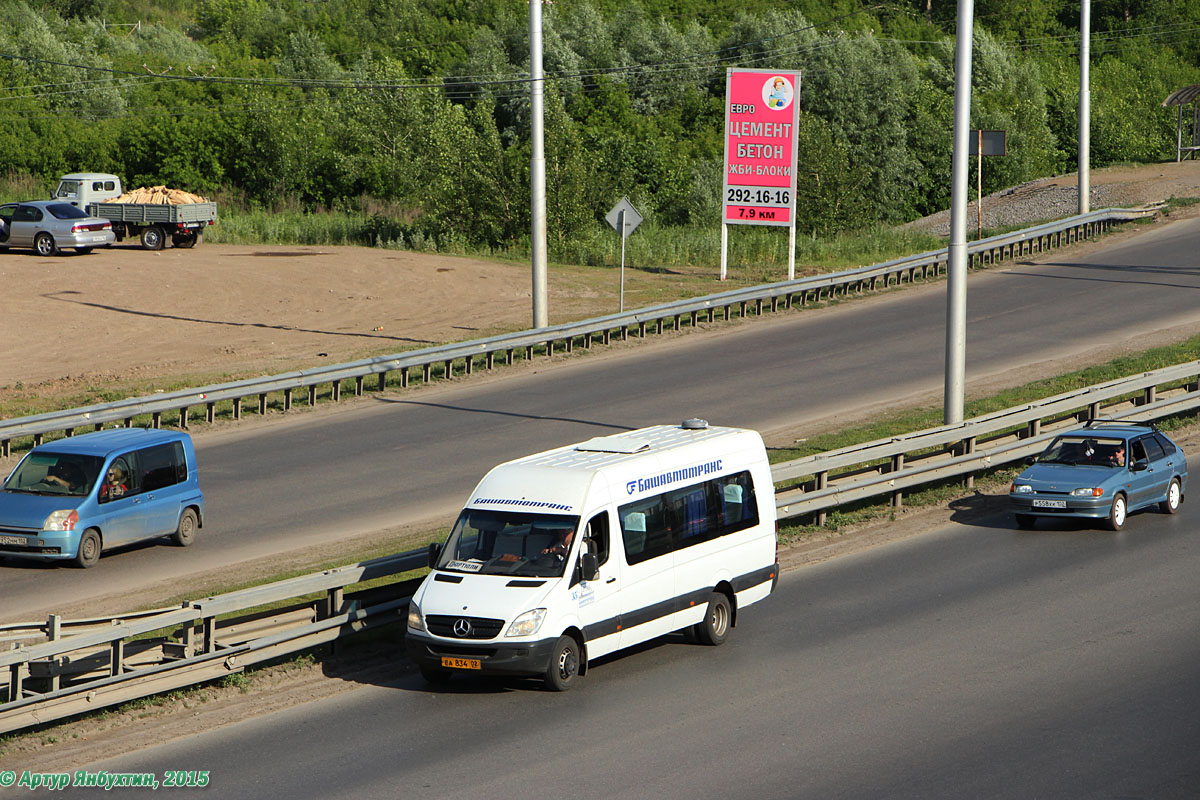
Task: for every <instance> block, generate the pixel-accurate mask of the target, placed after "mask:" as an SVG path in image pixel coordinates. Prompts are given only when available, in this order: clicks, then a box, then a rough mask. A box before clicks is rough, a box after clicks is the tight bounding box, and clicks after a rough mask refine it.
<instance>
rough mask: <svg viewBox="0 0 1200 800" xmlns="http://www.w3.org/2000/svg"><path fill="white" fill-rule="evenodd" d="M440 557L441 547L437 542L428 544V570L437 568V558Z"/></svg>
mask: <svg viewBox="0 0 1200 800" xmlns="http://www.w3.org/2000/svg"><path fill="white" fill-rule="evenodd" d="M441 555H442V546H441V545H440V544H438V543H437V542H430V543H429V568H430V569H433V568H434V567H435V566H437V562H438V558H439V557H440V556H441Z"/></svg>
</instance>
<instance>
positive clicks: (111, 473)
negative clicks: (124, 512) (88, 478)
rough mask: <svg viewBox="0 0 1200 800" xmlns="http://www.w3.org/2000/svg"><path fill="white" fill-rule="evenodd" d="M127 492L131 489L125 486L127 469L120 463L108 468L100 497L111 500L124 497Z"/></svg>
mask: <svg viewBox="0 0 1200 800" xmlns="http://www.w3.org/2000/svg"><path fill="white" fill-rule="evenodd" d="M127 491H129V487H128V486H127V485H126V484H125V467H124V465H123V464H121V463H120V462H116V463H114V464H113V465H112V466H111V467H109V468H108V474H107V475H106V476H105V478H104V488H103V489H102V490H101V492H100V496H101V497H107V498H109V499H110V500H111V499H113V498H116V497H122V496H123V495H124V494H125V493H126V492H127Z"/></svg>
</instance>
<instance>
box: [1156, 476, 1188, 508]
mask: <svg viewBox="0 0 1200 800" xmlns="http://www.w3.org/2000/svg"><path fill="white" fill-rule="evenodd" d="M1182 502H1183V487H1181V486H1180V485H1179V478H1172V479H1171V485H1170V486H1168V487H1167V499H1166V500H1163V501H1162V502H1161V503H1159V504H1158V508H1159V510H1160V511H1162V512H1163V513H1164V514H1174V513H1175V512H1176V511H1178V510H1179V504H1180V503H1182Z"/></svg>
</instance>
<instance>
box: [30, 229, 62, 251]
mask: <svg viewBox="0 0 1200 800" xmlns="http://www.w3.org/2000/svg"><path fill="white" fill-rule="evenodd" d="M33 249H34V250H37V254H38V255H39V256H52V255H54V254H55V253H57V252H58V245H56V244H55V243H54V237H53V236H51V235H50V234H48V233H39V234H38V235H37V238H35V239H34V240H33Z"/></svg>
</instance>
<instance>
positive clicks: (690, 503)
mask: <svg viewBox="0 0 1200 800" xmlns="http://www.w3.org/2000/svg"><path fill="white" fill-rule="evenodd" d="M617 516H618V518H619V520H620V522H621V535H622V541H623V543H624V545H625V560H626V561H627V562H628V563H630V564H638V563H641V562H642V561H646V560H647V559H651V558H654V557H656V556H661V555H665V554H667V553H670V552H671V551H673V550H678V549H681V548H684V547H691V546H692V545H696V544H700V543H701V542H706V541H709V540H710V539H715V538H717V537H720V536H726V535H728V534H731V533H736V532H738V531H742V530H745V529H747V528H751V527H754V526H755V525H757V524H758V502H757V501H756V500H755V497H754V481H753V479H752V478H751V477H750V473H749V472H748V471H743V472H739V473H737V474H736V475H726V476H723V477H720V478H714V479H712V480H708V481H703V482H701V483H697V484H693V485H691V486H686V487H684V488H682V489H672V490H671V491H669V492H664V493H663V494H660V495H655V496H654V497H644V498H642V499H641V500H636V501H634V502H632V503H627V504H625V505H623V506H621V507H619V508H618V509H617Z"/></svg>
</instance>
